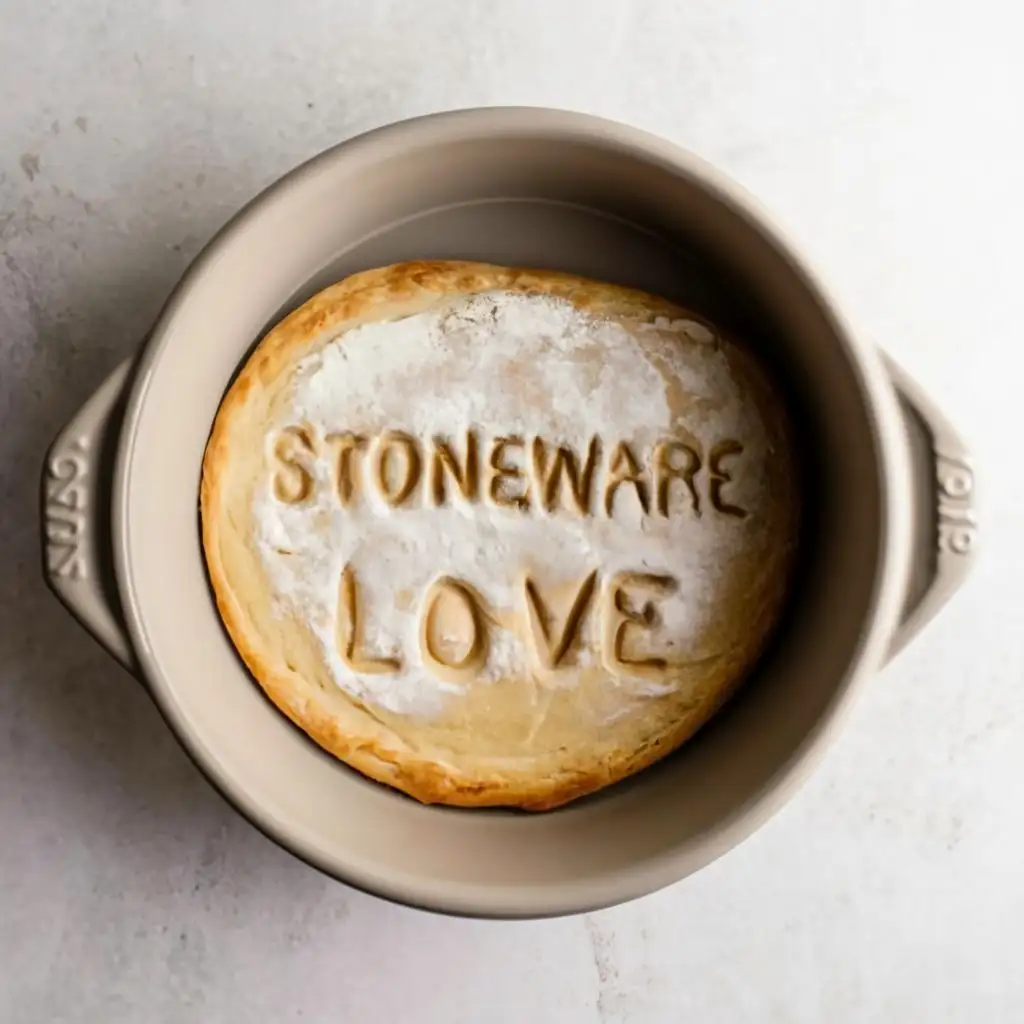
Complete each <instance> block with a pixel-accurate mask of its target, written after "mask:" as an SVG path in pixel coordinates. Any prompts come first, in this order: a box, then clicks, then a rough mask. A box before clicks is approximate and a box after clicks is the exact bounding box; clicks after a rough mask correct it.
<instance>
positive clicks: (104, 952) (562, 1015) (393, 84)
mask: <svg viewBox="0 0 1024 1024" xmlns="http://www.w3.org/2000/svg"><path fill="white" fill-rule="evenodd" d="M1019 22H1020V15H1019V13H1018V11H1017V8H1016V7H1014V6H1013V5H1010V4H1009V3H999V2H997V0H979V2H975V3H973V4H970V5H963V4H954V3H950V2H940V0H932V2H925V0H920V2H909V3H908V2H897V0H886V2H881V0H878V2H876V0H852V2H849V3H842V4H840V3H822V2H820V0H781V2H778V3H774V4H765V3H761V2H757V0H733V2H731V3H728V4H723V3H721V2H717V0H689V2H687V3H673V2H671V0H647V2H642V3H630V2H627V0H592V2H590V3H589V4H587V5H584V4H577V3H576V2H575V0H537V2H533V0H503V2H502V3H490V2H483V0H462V2H458V0H433V2H430V3H426V2H414V0H392V2H383V0H376V2H372V3H371V2H365V0H364V2H362V3H353V2H350V0H331V2H327V0H293V2H290V3H285V4H280V3H274V2H271V0H247V2H241V0H220V2H218V3H215V4H214V3H209V4H203V3H198V2H196V3H187V2H171V0H165V2H158V0H154V2H152V3H148V4H133V3H128V2H100V0H85V2H80V3H75V4H72V3H65V4H59V3H56V2H53V3H39V2H34V0H33V2H30V0H3V2H2V3H0V257H2V262H0V529H2V536H3V540H4V547H5V550H6V551H7V556H6V560H5V563H4V567H3V569H2V571H0V737H2V739H0V1021H3V1022H5V1024H6V1022H11V1024H21V1022H32V1024H34V1022H50V1021H86V1022H94V1021H95V1022H98V1024H99V1022H102V1024H118V1022H134V1021H146V1022H153V1024H159V1022H178V1021H204V1022H231V1024H236V1022H237V1024H244V1022H260V1024H262V1022H267V1021H291V1020H302V1021H345V1022H349V1021H351V1022H358V1021H364V1020H376V1021H381V1022H387V1024H414V1022H415V1024H420V1022H425V1021H437V1022H446V1024H447V1022H451V1024H461V1022H466V1024H475V1022H478V1021H484V1020H487V1021H497V1022H506V1021H507V1022H519V1021H531V1022H533V1024H545V1022H552V1024H554V1022H557V1024H576V1022H581V1024H582V1022H588V1024H589V1022H602V1024H617V1022H642V1024H647V1022H652V1024H653V1022H661V1021H673V1022H675V1021H682V1020H695V1021H701V1022H709V1024H710V1022H715V1024H734V1022H735V1024H739V1022H758V1024H761V1022H768V1021H775V1022H798V1024H818V1022H821V1021H828V1022H830V1024H847V1022H849V1024H853V1022H857V1024H860V1022H865V1021H880V1022H891V1024H904V1022H907V1021H927V1022H928V1024H941V1022H968V1021H970V1022H982V1021H983V1022H986V1024H989V1022H1015V1021H1019V1020H1021V1019H1024V971H1022V970H1021V969H1020V966H1019V958H1020V952H1019V951H1020V950H1021V949H1024V923H1022V919H1024V877H1022V869H1024V806H1022V801H1021V799H1020V792H1021V787H1022V780H1024V721H1022V717H1024V716H1022V705H1024V688H1022V685H1024V671H1022V669H1024V628H1022V625H1024V621H1022V616H1024V600H1022V599H1024V585H1022V580H1024V574H1022V570H1024V561H1022V557H1021V536H1020V533H1021V528H1022V527H1024V519H1022V511H1021V510H1022V507H1024V466H1022V460H1021V445H1020V441H1019V437H1020V426H1019V424H1020V423H1021V417H1020V412H1019V409H1020V407H1021V398H1020V389H1021V385H1020V383H1019V381H1020V371H1021V370H1022V369H1024V359H1022V356H1021V311H1020V305H1021V302H1020V295H1021V286H1020V280H1019V279H1020V272H1021V255H1020V246H1021V242H1020V240H1021V238H1022V237H1024V217H1022V207H1021V201H1020V189H1021V185H1022V182H1024V173H1022V172H1024V161H1022V155H1021V148H1020V147H1021V125H1022V124H1024V116H1022V115H1024V111H1022V97H1024V74H1022V71H1021V62H1020V57H1019V52H1018V49H1017V42H1016V41H1015V40H1019V39H1020V38H1021V34H1020V29H1021V27H1022V26H1021V24H1020V23H1019ZM489 103H539V104H550V105H557V106H566V107H572V108H577V109H581V110H587V111H592V112H595V113H600V114H604V115H606V116H611V117H616V118H620V119H622V120H626V121H631V122H633V123H635V124H637V125H640V126H642V127H645V128H648V129H651V130H653V131H656V132H659V133H661V134H664V135H666V136H667V137H669V138H671V139H673V140H674V141H677V142H679V143H682V144H684V145H686V146H689V147H690V148H692V149H694V150H696V151H697V152H699V153H700V154H701V155H702V156H704V157H706V158H707V159H710V160H711V161H712V162H714V163H717V164H718V165H720V166H721V167H723V168H724V169H725V170H726V171H728V172H730V173H731V174H733V175H734V176H735V177H737V178H738V179H739V180H740V181H741V182H742V183H743V184H744V185H746V186H747V187H748V188H750V189H751V190H752V191H754V192H755V193H756V194H757V195H758V196H759V197H760V198H761V199H762V201H763V202H764V203H765V205H766V206H767V207H768V208H769V209H770V210H771V211H772V212H773V213H774V215H775V216H776V218H777V219H778V220H779V221H780V222H781V223H782V224H783V225H784V226H785V227H786V228H787V229H788V230H789V231H790V232H791V233H792V235H793V236H794V237H795V238H796V240H797V242H798V244H799V245H800V246H802V248H803V250H804V251H805V253H806V254H807V255H808V256H809V257H810V258H811V259H812V260H813V261H815V263H816V264H817V265H818V267H819V269H820V271H821V273H822V275H823V276H824V277H825V279H826V280H827V281H828V282H829V284H830V285H831V286H832V288H833V290H834V292H835V293H836V295H837V297H838V298H839V301H840V302H841V303H842V304H843V306H844V308H845V309H846V311H847V312H848V313H849V315H850V317H851V319H853V320H854V322H855V323H856V324H857V326H858V327H859V328H860V329H861V330H862V331H863V332H864V333H865V334H866V336H867V337H869V338H871V339H873V340H874V341H876V342H878V343H879V344H883V345H885V346H886V347H887V348H889V350H890V351H891V352H892V353H893V354H894V355H896V356H897V357H898V358H899V359H900V360H901V361H902V362H903V363H904V364H905V365H906V366H907V367H908V368H909V369H911V370H912V372H913V373H914V374H915V375H916V376H917V377H918V378H919V379H920V380H921V382H922V383H923V384H924V385H925V386H926V387H928V388H929V389H930V390H931V391H932V392H933V394H934V395H935V396H936V398H937V399H938V400H939V401H940V403H941V404H942V405H943V406H944V408H946V410H947V411H948V413H949V415H950V416H951V417H952V418H953V419H954V421H956V422H957V423H958V424H959V425H960V426H962V427H963V429H964V431H965V433H966V434H967V435H968V436H970V437H971V438H972V439H973V440H974V442H975V444H976V446H977V450H978V455H979V461H980V464H981V467H982V470H983V471H984V473H985V481H986V485H987V486H986V491H987V498H988V500H987V520H986V523H985V530H984V540H985V550H986V557H985V558H984V559H983V561H982V564H981V567H980V569H979V571H978V573H977V574H976V576H975V577H974V579H973V580H972V582H971V584H970V585H969V587H968V588H967V589H966V590H965V592H964V593H963V594H962V595H961V597H960V598H959V599H958V600H957V601H956V603H955V604H954V605H953V606H951V607H950V608H949V609H948V610H947V612H946V613H945V614H944V615H943V616H942V618H941V620H939V621H938V622H937V623H935V624H934V625H933V626H932V628H930V629H929V630H928V631H927V632H926V633H925V634H924V635H923V636H922V637H921V638H920V640H919V641H918V642H917V643H916V644H915V645H914V647H913V648H912V649H911V650H910V651H908V652H907V654H906V655H905V656H904V657H903V658H901V659H900V661H899V662H898V663H897V664H895V665H894V666H892V667H891V668H890V669H889V670H888V671H886V672H885V673H884V674H883V675H882V676H881V677H880V678H879V679H878V680H877V683H876V684H875V685H874V686H872V687H870V688H869V689H868V692H867V694H866V696H865V697H864V699H863V700H862V701H861V702H860V704H859V705H858V707H857V709H856V711H855V713H854V714H853V716H852V718H851V719H850V721H849V725H848V728H847V730H846V731H845V733H844V735H843V737H842V739H841V740H840V742H839V743H838V744H837V746H836V748H835V750H834V752H833V753H832V754H831V755H830V756H829V758H828V760H827V762H826V763H825V765H824V766H823V768H822V769H821V771H820V772H819V773H818V775H817V776H816V778H815V779H814V781H813V782H812V783H810V784H809V785H808V786H807V787H806V788H805V790H804V791H803V792H802V793H801V794H800V795H799V797H798V798H797V799H796V801H795V802H794V803H793V804H792V805H791V806H790V807H789V808H787V809H786V810H785V811H784V812H783V813H782V814H781V815H780V816H779V817H778V818H777V819H775V820H774V821H773V822H772V823H770V825H769V826H768V827H766V828H765V829H764V830H763V831H762V832H761V833H759V834H758V835H757V836H756V837H755V838H753V839H752V840H750V841H749V842H748V843H746V844H745V845H744V846H742V847H741V848H740V849H738V850H736V851H735V852H733V853H732V854H730V855H729V856H727V857H726V858H724V859H723V860H722V861H720V862H719V863H717V864H715V865H714V866H712V867H711V868H709V869H708V870H706V871H705V872H703V873H702V874H700V875H699V876H697V877H695V878H693V879H690V880H688V881H687V882H685V883H683V884H681V885H678V886H676V887H674V888H672V889H670V890H668V891H666V892H664V893H661V894H658V895H656V896H653V897H650V898H649V899H646V900H643V901H640V902H639V903H636V904H633V905H631V906H628V907H624V908H620V909H617V910H613V911H609V912H606V913H602V914H596V915H591V916H589V917H585V918H578V919H574V920H564V921H554V922H546V923H536V924H532V923H531V924H518V925H510V924H496V923H479V922H463V921H455V920H446V919H441V918H435V917H430V916H427V915H423V914H420V913H416V912H413V911H407V910H404V909H400V908H396V907H392V906H389V905H386V904H384V903H382V902H379V901H376V900H374V899H372V898H369V897H365V896H362V895H360V894H357V893H354V892H351V891H349V890H347V889H345V888H344V887H342V886H340V885H338V884H336V883H333V882H330V881H327V880H325V879H324V878H321V877H320V876H318V875H317V874H315V873H314V872H312V871H311V870H309V869H307V868H305V867H304V866H302V865H301V864H299V863H297V862H296V861H294V860H292V859H291V858H290V857H289V856H288V855H286V854H284V853H282V852H281V851H279V850H278V849H276V848H275V847H274V846H273V845H271V844H270V843H269V842H268V841H267V840H265V839H264V838H263V837H262V836H260V835H259V834H258V833H256V832H255V831H254V830H253V829H252V828H251V827H249V826H248V825H247V824H246V823H245V822H243V821H242V820H240V819H239V818H238V817H237V816H236V815H235V814H234V813H233V812H232V811H231V810H230V809H229V808H228V807H227V806H226V805H225V804H224V803H223V802H222V801H221V800H220V799H219V798H218V797H217V796H216V795H215V794H214V793H213V792H212V791H211V790H210V789H209V788H208V787H207V785H206V784H205V783H204V782H203V780H202V779H201V778H200V777H199V776H198V774H197V773H196V771H195V770H194V769H193V768H192V766H191V765H190V764H189V762H188V761H187V760H186V758H185V756H184V755H183V754H182V753H181V751H180V750H179V749H178V747H177V746H176V745H175V743H174V741H173V740H172V738H171V736H170V734H169V732H168V731H167V729H166V728H165V726H164V725H163V723H162V722H161V720H160V719H159V717H158V715H157V714H156V712H155V711H154V709H153V708H152V707H151V705H150V704H149V702H148V700H147V699H146V697H145V696H144V695H143V693H142V692H141V690H140V688H139V686H138V685H136V684H135V682H134V681H133V680H132V679H131V678H129V677H128V676H127V675H126V674H125V673H124V672H122V671H121V670H120V669H118V668H117V667H116V666H115V665H114V664H113V662H112V661H111V660H110V659H109V658H108V657H106V656H105V655H104V654H103V653H101V652H100V651H99V650H98V648H97V647H96V646H95V645H94V644H93V643H92V642H91V641H90V640H89V638H88V637H86V636H85V635H84V633H83V632H82V631H81V630H80V629H78V628H77V627H76V626H75V625H74V623H73V622H72V621H71V620H70V619H69V618H68V616H67V615H66V614H65V613H64V612H63V611H62V610H61V609H60V607H59V606H58V605H57V603H56V602H55V601H54V600H53V599H52V598H51V597H50V596H49V594H48V593H47V592H46V591H45V589H44V587H43V585H42V583H41V581H40V575H39V550H38V548H39V544H38V524H37V480H38V476H39V469H40V465H41V459H42V455H43V452H44V450H45V447H46V445H47V443H48V442H49V440H50V439H51V437H52V435H53V434H54V433H55V432H56V430H57V429H58V428H59V427H60V426H61V425H62V424H63V422H64V421H65V420H66V419H67V418H68V416H69V415H70V414H71V413H72V412H73V411H74V410H75V409H76V408H77V406H78V405H79V404H80V403H81V402H82V400H83V399H85V398H86V397H87V396H88V395H89V394H90V393H91V391H92V390H93V388H94V387H95V386H96V385H97V384H98V383H99V381H100V380H101V379H102V377H103V376H104V374H105V372H106V371H107V370H109V369H110V368H112V367H113V366H114V365H115V364H116V363H117V361H118V360H119V359H120V358H121V357H122V356H123V355H125V354H127V353H128V352H130V351H131V350H132V349H133V347H134V346H135V345H136V344H137V342H138V341H139V339H140V338H141V337H142V335H143V332H144V331H145V330H146V328H147V326H148V325H149V324H150V322H151V321H152V319H153V318H154V316H155V314H156V312H157V310H158V309H159V306H160V304H161V301H162V299H163V298H164V297H165V296H166V294H167V292H168V290H169V289H170V288H171V286H172V285H173V284H174V282H175V280H176V278H177V277H178V275H179V274H180V273H181V271H182V270H183V269H184V267H185V266H186V265H187V264H188V262H189V260H190V259H191V258H192V257H193V256H194V255H195V254H196V252H197V251H198V250H199V248H200V247H201V246H202V244H203V242H204V241H205V240H206V239H207V238H208V237H209V236H210V234H211V233H212V232H213V231H214V230H215V229H216V228H217V227H218V226H219V225H220V224H221V223H222V222H223V221H224V219H225V218H226V217H228V216H229V215H230V214H231V213H232V212H233V211H234V210H235V209H236V208H237V207H238V206H239V205H240V204H241V203H243V202H244V201H245V200H247V199H248V198H250V197H251V196H252V195H253V194H254V193H255V192H256V191H257V190H258V189H260V188H261V187H262V186H264V185H265V184H267V183H269V182H270V181H272V180H273V179H274V178H275V177H276V176H277V175H279V174H280V173H281V172H283V171H284V170H286V169H288V168H289V167H291V166H292V165H294V164H295V163H296V162H298V161H300V160H302V159H304V158H306V157H308V156H310V155H312V154H314V153H315V152H317V151H318V150H320V149H322V148H323V147H325V146H327V145H330V144H331V143H334V142H336V141H339V140H340V139H343V138H346V137H348V136H350V135H352V134H354V133H356V132H358V131H361V130H363V129H366V128H370V127H373V126H376V125H379V124H382V123H385V122H387V121H390V120H394V119H396V118H400V117H405V116H409V115H412V114H418V113H423V112H426V111H431V110H438V109H443V108H448V107H456V106H467V105H477V104H489Z"/></svg>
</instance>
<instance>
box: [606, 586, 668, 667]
mask: <svg viewBox="0 0 1024 1024" xmlns="http://www.w3.org/2000/svg"><path fill="white" fill-rule="evenodd" d="M676 585H677V584H676V581H675V580H674V579H673V578H672V577H671V576H659V575H655V574H654V573H647V572H622V573H619V574H618V575H617V576H616V577H615V578H614V579H613V580H612V582H611V584H610V585H609V587H608V593H609V600H608V601H607V602H605V620H604V656H605V667H606V668H607V669H608V671H609V672H612V673H615V674H616V675H622V674H626V675H651V674H652V673H653V674H655V675H660V674H661V673H662V672H664V670H665V668H666V667H667V664H668V663H667V662H666V660H665V659H664V658H662V657H654V656H651V655H647V656H639V655H632V656H631V655H629V654H628V653H627V646H626V640H627V637H628V634H629V633H630V632H634V633H636V632H641V633H642V632H644V631H650V630H651V629H653V628H654V627H655V626H657V625H658V624H659V618H658V610H657V607H656V606H655V604H654V602H653V601H652V600H651V599H650V594H651V593H652V592H653V593H655V594H659V595H663V594H667V593H670V592H671V591H673V590H675V588H676ZM638 590H639V591H640V592H641V594H642V595H644V596H643V597H642V598H641V597H639V596H638V595H637V593H636V591H638ZM637 600H640V601H641V603H640V604H639V606H636V605H635V604H634V602H635V601H637Z"/></svg>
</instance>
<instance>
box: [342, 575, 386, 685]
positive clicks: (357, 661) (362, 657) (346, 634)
mask: <svg viewBox="0 0 1024 1024" xmlns="http://www.w3.org/2000/svg"><path fill="white" fill-rule="evenodd" d="M361 618H362V612H361V609H360V606H359V585H358V583H357V582H356V572H355V569H353V568H352V567H351V566H350V565H346V566H345V568H344V569H343V570H342V573H341V583H340V585H339V587H338V627H337V628H338V653H339V654H340V655H341V660H342V661H343V662H344V663H345V666H346V667H347V668H350V669H351V670H352V671H353V672H359V673H361V674H363V675H379V674H380V673H382V672H397V671H398V670H399V669H400V668H401V667H402V663H401V661H399V660H398V658H379V657H378V658H375V657H373V656H372V655H369V654H360V653H359V651H358V646H359V640H360V636H359V634H360V629H359V625H360V620H361Z"/></svg>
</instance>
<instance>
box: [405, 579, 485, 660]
mask: <svg viewBox="0 0 1024 1024" xmlns="http://www.w3.org/2000/svg"><path fill="white" fill-rule="evenodd" d="M449 602H450V603H451V604H454V605H461V607H462V612H463V616H462V617H463V618H465V619H468V621H469V637H468V638H467V639H466V641H465V647H466V652H465V654H463V655H462V656H461V657H457V656H456V655H455V648H456V647H457V646H460V645H461V644H458V643H456V642H453V640H452V639H451V636H450V635H449V634H450V633H454V632H456V631H458V632H460V633H461V632H463V630H459V629H458V625H459V624H458V623H457V622H456V623H454V624H453V625H451V626H450V627H449V629H445V628H443V627H441V626H440V624H439V623H438V621H437V620H438V619H439V618H440V617H441V614H442V613H443V605H444V604H446V603H449ZM420 652H421V654H422V656H423V662H424V664H425V665H426V666H427V668H429V669H432V670H433V671H434V673H435V674H436V675H439V676H441V677H442V678H448V677H453V676H455V677H458V676H467V675H468V676H470V677H472V676H473V675H475V674H476V672H478V671H479V670H480V668H481V667H482V666H483V663H484V662H485V661H486V660H487V625H486V623H485V622H484V616H483V612H482V611H481V609H480V601H479V599H478V598H477V596H476V595H475V594H474V593H473V591H472V590H471V589H470V587H469V586H467V585H466V584H465V583H463V582H462V581H461V580H457V579H455V578H454V577H452V576H442V577H441V578H440V579H439V580H437V581H435V582H434V583H433V584H432V585H431V587H430V589H429V590H428V591H427V595H426V598H425V600H424V602H423V608H422V611H421V612H420Z"/></svg>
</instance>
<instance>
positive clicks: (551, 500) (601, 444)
mask: <svg viewBox="0 0 1024 1024" xmlns="http://www.w3.org/2000/svg"><path fill="white" fill-rule="evenodd" d="M743 455H744V446H743V445H742V444H741V443H740V442H739V441H738V440H736V439H735V438H729V437H727V438H723V439H721V440H718V441H715V442H714V443H713V444H711V445H710V446H709V447H708V449H707V451H706V453H705V451H704V449H703V445H702V443H701V442H699V441H697V440H696V439H689V440H686V441H682V440H679V439H678V438H661V439H659V440H657V441H656V442H655V443H654V444H651V445H647V446H641V445H639V444H634V443H631V442H630V441H628V440H618V441H616V442H615V443H613V444H606V443H605V441H604V439H602V438H601V437H599V436H597V435H595V436H593V437H591V438H590V440H589V441H588V442H587V443H586V447H585V448H584V449H583V450H577V449H575V448H573V447H572V446H571V445H568V444H565V443H563V442H559V443H555V442H553V441H550V440H548V439H547V438H543V437H537V436H534V437H529V438H526V437H522V436H521V435H517V434H499V435H496V436H494V437H492V438H489V439H487V438H482V437H481V436H480V435H479V433H478V432H477V431H475V430H467V431H466V433H465V435H463V436H462V437H460V438H451V437H434V436H432V437H429V438H427V439H422V440H421V439H420V438H418V437H415V436H414V435H412V434H407V433H404V432H402V431H397V430H386V431H383V432H382V433H380V434H377V435H375V436H365V435H363V434H360V433H355V432H351V431H344V432H337V433H330V434H327V435H326V437H324V438H323V440H322V441H321V440H320V439H319V438H318V436H317V434H316V432H315V431H314V430H313V428H312V427H309V426H307V425H295V426H289V427H286V428H285V429H284V430H282V431H281V432H280V433H279V434H278V435H277V437H276V438H275V439H274V441H273V444H272V445H271V446H270V458H269V462H270V470H271V490H272V493H273V495H274V497H275V498H276V499H277V500H278V501H281V502H284V503H285V504H289V505H296V504H301V503H304V502H306V501H308V500H309V499H310V498H311V497H312V496H313V494H314V491H315V490H316V488H317V487H320V486H322V485H323V484H325V483H326V482H328V481H329V482H330V486H331V488H332V490H333V495H334V498H335V500H336V501H337V502H338V504H339V505H340V506H341V508H351V507H353V506H354V505H356V504H357V503H360V502H364V501H367V500H376V501H379V502H383V503H384V504H385V505H387V506H389V507H391V508H398V507H406V508H412V507H420V508H424V507H425V508H440V507H442V506H444V505H447V504H450V503H451V502H464V503H468V504H478V503H485V504H488V505H490V506H491V507H493V508H504V509H510V510H513V511H516V512H521V513H523V514H533V515H541V516H547V517H562V516H592V515H593V516H603V517H604V518H606V519H611V518H613V517H614V516H615V514H616V512H617V511H619V512H620V513H621V510H622V509H625V508H627V507H629V506H632V507H634V508H637V509H638V510H639V512H640V513H641V515H643V516H647V515H657V516H661V517H662V518H668V517H669V516H691V517H692V518H694V519H700V518H701V517H702V516H703V515H704V514H705V513H706V512H708V511H710V512H713V513H715V514H717V515H724V516H731V517H733V518H736V519H744V518H746V517H747V515H748V514H749V510H748V509H746V508H743V507H742V506H741V505H740V504H738V503H737V498H736V485H737V480H738V479H740V478H741V475H742V473H743V470H744V461H743ZM320 459H326V460H328V463H329V466H330V472H329V473H327V472H325V473H323V474H319V473H317V471H316V464H317V461H318V460H320ZM421 484H422V486H421Z"/></svg>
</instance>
